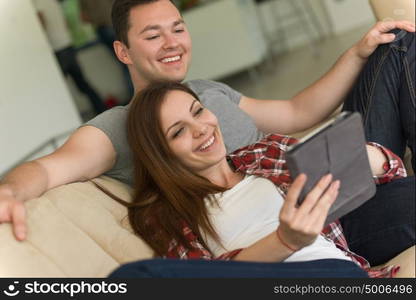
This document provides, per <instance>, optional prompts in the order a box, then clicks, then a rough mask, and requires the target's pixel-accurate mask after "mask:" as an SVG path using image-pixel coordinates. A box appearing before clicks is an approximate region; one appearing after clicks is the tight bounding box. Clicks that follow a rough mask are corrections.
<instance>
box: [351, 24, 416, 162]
mask: <svg viewBox="0 0 416 300" xmlns="http://www.w3.org/2000/svg"><path fill="white" fill-rule="evenodd" d="M393 32H395V33H398V31H397V30H394V31H393ZM403 34H404V36H403V37H402V38H401V39H399V40H398V41H396V42H393V43H390V44H385V45H382V46H380V47H378V49H377V50H376V51H375V52H374V53H373V55H372V56H371V57H370V58H369V60H368V62H367V64H366V66H365V67H364V69H363V71H362V73H361V75H360V76H359V78H358V81H357V83H356V85H355V86H354V88H353V89H352V90H351V92H350V93H349V94H348V96H347V98H346V100H345V104H344V107H343V110H348V111H358V112H360V113H361V114H362V116H363V120H364V127H365V133H366V137H367V140H368V141H372V142H377V143H379V144H382V145H383V146H386V147H387V148H390V149H391V150H392V151H393V152H394V153H396V154H397V155H399V156H400V157H401V158H403V156H404V153H405V148H406V145H408V146H409V148H410V149H411V152H412V165H413V169H415V112H416V110H415V86H416V81H415V68H416V66H415V47H416V45H415V34H414V33H408V32H403ZM401 36H402V35H401Z"/></svg>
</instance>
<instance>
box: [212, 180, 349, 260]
mask: <svg viewBox="0 0 416 300" xmlns="http://www.w3.org/2000/svg"><path fill="white" fill-rule="evenodd" d="M215 196H216V197H217V199H218V203H219V207H218V206H217V205H211V204H210V202H209V201H208V200H206V205H207V208H208V214H209V216H210V220H211V222H212V224H213V226H214V229H215V230H216V232H217V233H218V235H219V237H220V239H221V242H222V244H223V246H224V248H223V247H221V245H220V244H218V243H216V242H215V241H214V240H213V239H211V238H210V237H207V236H205V237H204V239H205V241H206V243H207V245H208V247H209V248H210V250H211V251H212V252H213V253H214V255H215V256H219V255H221V254H223V253H225V252H228V251H231V250H235V249H239V248H246V247H248V246H250V245H252V244H254V243H255V242H257V241H258V240H260V239H262V238H263V237H265V236H267V235H268V234H270V233H271V232H273V231H275V230H276V229H277V227H278V225H279V211H280V209H281V207H282V205H283V201H284V200H283V197H282V195H281V194H280V193H279V192H278V190H277V188H276V187H275V185H274V184H273V183H272V182H271V181H270V180H268V179H265V178H261V177H257V176H246V177H245V178H244V179H243V180H242V181H241V182H239V183H238V184H237V185H235V186H234V187H233V188H232V189H230V190H228V191H226V192H224V193H222V194H221V193H220V194H216V195H215ZM328 258H335V259H345V260H350V258H349V257H347V256H346V255H345V254H344V253H343V252H342V251H341V250H339V249H338V248H336V246H335V244H334V243H333V242H332V241H330V240H328V239H326V238H325V237H323V236H322V235H319V236H318V238H317V239H316V240H315V242H313V243H312V244H311V245H309V246H307V247H304V248H302V249H301V250H299V251H297V252H295V253H294V254H292V255H291V256H290V257H288V258H287V259H286V260H285V261H287V262H289V261H308V260H317V259H328Z"/></svg>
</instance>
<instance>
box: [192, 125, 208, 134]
mask: <svg viewBox="0 0 416 300" xmlns="http://www.w3.org/2000/svg"><path fill="white" fill-rule="evenodd" d="M207 132H208V126H207V125H205V124H199V123H198V124H195V125H194V129H193V136H194V138H199V137H200V136H204V135H206V134H207Z"/></svg>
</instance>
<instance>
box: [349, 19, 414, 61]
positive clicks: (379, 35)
mask: <svg viewBox="0 0 416 300" xmlns="http://www.w3.org/2000/svg"><path fill="white" fill-rule="evenodd" d="M393 29H403V30H406V31H408V32H415V24H414V23H412V22H410V21H385V22H378V23H377V24H376V25H374V26H373V27H372V28H371V29H370V31H369V32H367V33H366V35H365V36H364V37H363V38H362V39H361V40H360V41H359V42H358V43H357V44H355V45H354V47H353V49H355V53H356V54H357V56H358V57H360V58H361V59H364V60H366V59H367V58H368V57H369V56H370V55H371V54H372V53H373V52H374V51H375V50H376V48H377V47H378V46H379V45H381V44H387V43H391V42H392V41H394V39H395V38H396V35H395V34H393V33H389V31H391V30H393Z"/></svg>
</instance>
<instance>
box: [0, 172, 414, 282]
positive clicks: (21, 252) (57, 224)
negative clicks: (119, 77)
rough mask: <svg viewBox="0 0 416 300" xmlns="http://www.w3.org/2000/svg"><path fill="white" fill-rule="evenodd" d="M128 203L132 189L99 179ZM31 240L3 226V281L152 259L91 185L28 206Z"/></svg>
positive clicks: (116, 207) (405, 257) (102, 272)
mask: <svg viewBox="0 0 416 300" xmlns="http://www.w3.org/2000/svg"><path fill="white" fill-rule="evenodd" d="M94 180H95V181H96V182H98V183H99V184H101V185H103V186H104V187H106V188H107V189H109V190H111V191H112V192H114V193H115V194H116V195H117V196H119V197H121V198H122V199H126V200H128V199H130V192H131V190H130V189H129V187H127V186H126V185H124V184H122V183H120V182H118V181H116V180H113V179H110V178H108V177H100V178H96V179H94ZM26 207H27V211H28V228H29V233H28V238H27V240H26V241H24V242H18V241H16V240H15V239H14V237H13V233H12V230H11V226H10V224H2V225H1V226H0V277H105V276H106V275H108V274H109V273H110V272H111V271H112V270H113V269H115V268H116V267H117V266H119V265H120V264H122V263H125V262H130V261H134V260H138V259H146V258H151V257H152V251H151V250H150V249H149V247H148V246H147V245H146V244H145V243H144V242H142V241H141V240H140V239H139V238H138V237H136V236H134V235H133V234H132V231H131V228H130V226H129V224H128V220H127V219H126V212H127V211H126V209H125V208H124V207H123V206H122V205H120V204H118V203H117V202H115V201H114V200H112V199H111V198H109V197H108V196H107V195H105V194H104V193H102V192H101V191H99V190H98V189H97V188H96V187H95V186H94V185H93V184H92V183H91V182H85V183H73V184H68V185H65V186H61V187H58V188H55V189H53V190H51V191H49V192H47V193H46V194H45V195H43V196H42V197H40V198H38V199H35V200H32V201H28V202H27V203H26ZM394 262H395V263H397V264H399V265H400V266H401V267H402V269H401V271H400V273H399V276H405V277H414V276H415V270H414V264H415V247H412V248H410V249H408V250H407V251H405V252H403V253H402V254H400V255H399V256H398V257H396V258H395V259H394Z"/></svg>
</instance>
